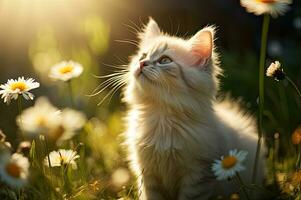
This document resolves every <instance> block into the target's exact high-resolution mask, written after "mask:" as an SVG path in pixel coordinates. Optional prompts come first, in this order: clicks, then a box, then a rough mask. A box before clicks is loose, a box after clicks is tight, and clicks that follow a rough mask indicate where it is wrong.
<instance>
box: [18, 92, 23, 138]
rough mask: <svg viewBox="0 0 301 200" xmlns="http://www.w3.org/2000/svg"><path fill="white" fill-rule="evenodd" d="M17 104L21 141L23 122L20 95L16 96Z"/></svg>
mask: <svg viewBox="0 0 301 200" xmlns="http://www.w3.org/2000/svg"><path fill="white" fill-rule="evenodd" d="M17 102H18V114H19V117H20V118H19V120H20V130H21V139H22V138H23V136H24V134H23V120H22V112H23V108H22V95H19V96H18V99H17Z"/></svg>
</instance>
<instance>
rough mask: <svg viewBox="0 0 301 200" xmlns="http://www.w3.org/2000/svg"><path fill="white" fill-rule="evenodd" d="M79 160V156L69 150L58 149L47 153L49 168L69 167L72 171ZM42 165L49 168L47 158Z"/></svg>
mask: <svg viewBox="0 0 301 200" xmlns="http://www.w3.org/2000/svg"><path fill="white" fill-rule="evenodd" d="M78 158H79V155H78V154H77V152H76V151H73V150H71V149H69V150H66V149H59V150H58V151H52V152H50V153H49V159H50V165H51V167H60V166H69V165H71V167H72V168H73V169H76V168H77V164H76V162H75V160H76V159H78ZM44 164H45V165H46V166H48V167H49V160H48V156H46V158H45V159H44Z"/></svg>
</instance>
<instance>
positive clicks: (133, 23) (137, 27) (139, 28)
mask: <svg viewBox="0 0 301 200" xmlns="http://www.w3.org/2000/svg"><path fill="white" fill-rule="evenodd" d="M129 21H130V23H131V24H132V25H133V26H134V27H135V28H136V29H137V30H138V32H141V31H142V30H141V27H140V26H138V25H137V24H135V22H133V21H132V20H129Z"/></svg>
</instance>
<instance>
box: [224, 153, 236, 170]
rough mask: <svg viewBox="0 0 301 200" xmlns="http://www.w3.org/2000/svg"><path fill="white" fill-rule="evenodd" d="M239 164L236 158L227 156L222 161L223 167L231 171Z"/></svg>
mask: <svg viewBox="0 0 301 200" xmlns="http://www.w3.org/2000/svg"><path fill="white" fill-rule="evenodd" d="M236 163H237V159H236V157H234V156H227V157H225V158H224V159H223V160H222V166H223V168H224V169H230V168H232V167H233V166H234V165H235V164H236Z"/></svg>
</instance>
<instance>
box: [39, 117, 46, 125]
mask: <svg viewBox="0 0 301 200" xmlns="http://www.w3.org/2000/svg"><path fill="white" fill-rule="evenodd" d="M37 124H38V125H39V126H42V127H44V126H46V119H45V118H44V117H43V116H40V117H38V118H37Z"/></svg>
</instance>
